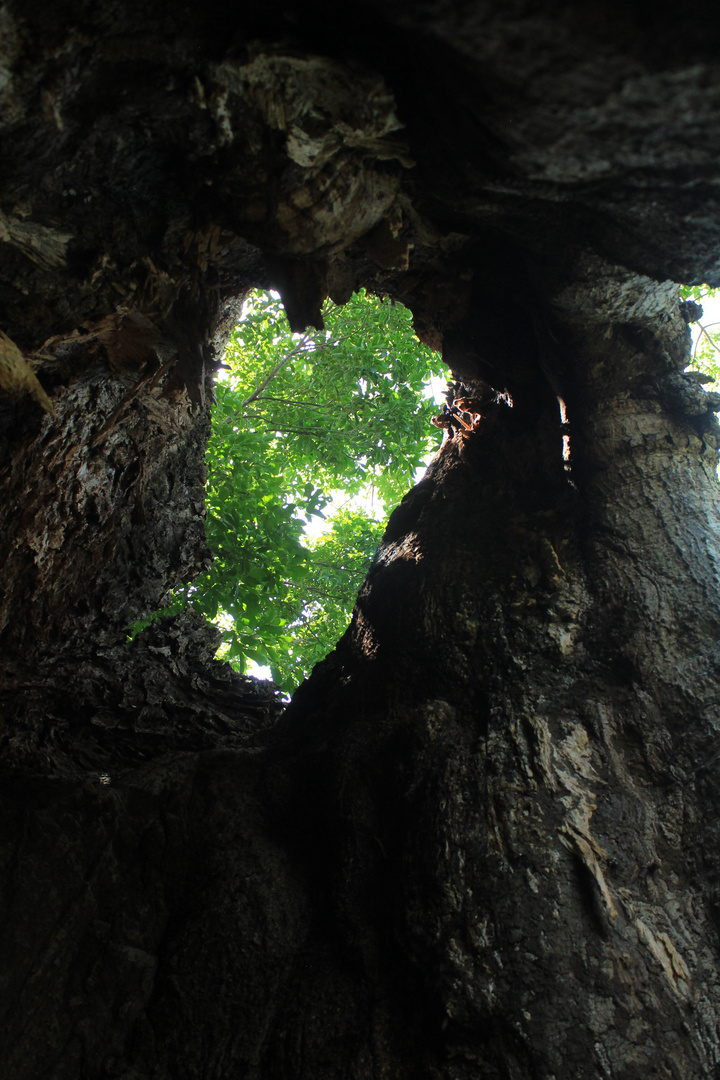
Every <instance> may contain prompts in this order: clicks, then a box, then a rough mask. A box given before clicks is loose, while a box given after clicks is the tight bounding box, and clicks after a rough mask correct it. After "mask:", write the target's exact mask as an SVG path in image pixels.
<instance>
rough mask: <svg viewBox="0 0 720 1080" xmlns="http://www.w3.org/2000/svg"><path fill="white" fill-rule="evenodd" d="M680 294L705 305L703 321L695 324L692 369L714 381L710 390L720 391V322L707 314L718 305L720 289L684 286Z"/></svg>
mask: <svg viewBox="0 0 720 1080" xmlns="http://www.w3.org/2000/svg"><path fill="white" fill-rule="evenodd" d="M680 292H681V293H682V296H683V299H684V300H693V301H694V302H695V303H696V304H704V305H705V308H706V311H705V312H703V316H702V318H701V319H699V320H698V322H697V323H695V326H696V328H697V336H696V337H695V344H694V347H693V354H692V367H694V368H697V370H698V371H701V372H703V374H705V375H708V376H709V377H710V378H711V379H712V385H710V384H709V383H707V384H706V385H707V386H708V388H709V389H712V390H717V389H720V322H718V321H715V319H714V318H713V317H712V316H710V318H708V314H707V312H709V309H710V308H711V306H712V307H714V306H715V305H717V302H718V297H719V296H720V289H711V288H710V287H709V286H708V285H684V286H683V287H682V288H681V290H680Z"/></svg>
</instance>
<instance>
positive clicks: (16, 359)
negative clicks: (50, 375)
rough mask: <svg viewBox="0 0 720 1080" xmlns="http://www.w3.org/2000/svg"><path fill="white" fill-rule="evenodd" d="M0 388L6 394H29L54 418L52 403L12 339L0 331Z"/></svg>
mask: <svg viewBox="0 0 720 1080" xmlns="http://www.w3.org/2000/svg"><path fill="white" fill-rule="evenodd" d="M0 388H2V389H3V390H4V391H5V392H6V393H8V394H30V396H31V397H32V398H33V399H34V400H35V401H37V403H38V405H40V407H41V408H43V409H44V410H45V412H47V413H50V415H51V416H55V409H54V408H53V403H52V401H51V400H50V398H49V397H48V396H47V394H46V393H45V391H44V390H43V388H42V386H41V385H40V383H39V381H38V378H37V376H36V374H35V372H34V371H33V369H32V368H31V366H30V364H29V363H28V361H27V360H26V359H25V357H24V356H23V354H22V353H21V351H20V349H19V348H18V347H17V345H16V344H15V342H14V341H13V340H12V338H9V337H8V336H7V334H4V333H3V332H2V330H0Z"/></svg>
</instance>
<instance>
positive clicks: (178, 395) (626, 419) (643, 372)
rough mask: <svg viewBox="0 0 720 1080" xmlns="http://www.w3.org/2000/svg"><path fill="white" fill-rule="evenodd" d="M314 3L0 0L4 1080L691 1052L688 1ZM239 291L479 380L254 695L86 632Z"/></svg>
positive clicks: (712, 895)
mask: <svg viewBox="0 0 720 1080" xmlns="http://www.w3.org/2000/svg"><path fill="white" fill-rule="evenodd" d="M248 6H249V7H250V8H251V10H250V11H247V10H246V7H248ZM352 9H353V10H352V15H350V14H349V13H342V14H341V13H340V12H339V11H338V7H337V5H333V6H332V7H331V6H330V5H326V4H325V3H322V2H317V3H314V4H300V3H297V2H294V0H289V2H288V3H284V4H277V3H275V2H274V0H268V2H267V3H265V4H262V5H226V4H220V3H216V2H215V0H208V2H206V3H204V4H202V5H198V4H188V3H184V2H183V0H180V2H179V3H173V4H164V3H162V2H158V0H145V2H144V3H143V4H137V3H134V2H132V0H117V2H114V3H99V2H96V0H85V2H81V3H75V4H70V3H59V4H53V5H49V4H45V3H42V2H40V0H23V3H20V0H12V2H10V3H7V4H6V5H5V6H4V7H3V8H2V9H0V132H1V137H2V153H1V154H0V330H2V332H3V336H1V337H0V386H1V387H2V396H1V397H0V445H1V447H2V455H1V458H0V484H1V485H2V495H3V498H2V502H1V503H0V513H1V515H2V528H1V531H0V552H1V553H2V559H3V567H4V575H3V589H2V593H1V595H0V639H1V640H0V646H1V651H0V667H1V668H2V718H1V719H2V726H1V727H0V755H1V759H2V765H1V768H2V787H1V788H0V800H1V801H2V813H1V816H0V859H2V878H1V881H0V926H2V928H3V943H2V949H1V950H0V1012H1V1014H2V1021H1V1029H2V1031H3V1038H2V1040H1V1041H0V1075H2V1077H3V1078H7V1080H38V1078H39V1077H43V1078H45V1080H78V1078H83V1080H105V1078H107V1077H117V1078H121V1080H239V1078H243V1080H311V1078H312V1080H336V1078H340V1077H342V1078H346V1080H370V1078H372V1080H380V1078H391V1077H392V1078H396V1080H416V1078H427V1080H471V1078H472V1080H479V1078H483V1080H495V1078H497V1080H500V1078H503V1080H601V1078H603V1080H604V1078H607V1077H612V1078H614V1080H631V1078H639V1077H643V1078H645V1077H657V1078H663V1080H665V1078H675V1080H701V1078H706V1077H714V1076H720V1031H719V1030H718V1021H719V1020H720V986H719V985H718V959H719V957H720V942H719V941H718V919H719V918H720V891H719V890H720V860H719V857H718V850H720V846H719V841H720V836H719V835H718V832H719V828H718V821H719V820H720V795H718V792H719V791H720V765H719V762H720V754H719V753H718V725H719V723H720V715H719V712H718V710H719V705H718V703H719V702H720V675H719V670H718V665H719V661H720V646H719V645H718V641H719V640H720V596H719V595H718V593H719V591H720V580H719V575H718V568H719V563H718V558H719V550H718V543H719V541H718V512H719V509H720V507H719V502H718V485H717V480H716V473H715V469H716V462H717V446H718V430H719V429H718V427H717V424H716V421H715V419H714V416H713V414H712V411H711V406H712V401H713V399H711V398H708V396H707V395H706V394H705V392H704V391H703V390H702V388H701V387H700V386H698V384H697V383H696V382H693V381H692V380H690V379H688V378H686V377H685V376H684V374H683V371H684V367H685V366H686V365H687V363H688V360H689V341H690V333H689V329H688V322H689V320H690V319H692V318H693V317H694V316H695V315H696V314H697V312H696V311H695V310H693V308H692V306H691V305H684V304H683V303H682V302H681V300H680V294H679V290H678V288H677V286H676V285H675V284H673V282H703V281H704V282H708V283H709V284H711V285H714V286H718V285H720V255H719V254H718V253H719V252H720V217H719V216H718V213H717V190H718V185H719V184H720V109H719V108H718V103H719V101H720V65H718V62H717V56H718V45H719V44H720V42H719V41H718V37H719V35H718V14H717V11H716V8H715V6H714V5H710V4H700V5H699V6H696V7H695V8H693V9H692V11H690V10H688V11H687V12H685V11H684V10H681V9H678V8H677V7H675V8H673V9H672V10H670V11H669V12H668V14H667V15H666V14H665V12H664V10H662V9H661V10H658V9H657V8H656V7H654V6H650V5H647V4H644V3H640V2H632V0H628V2H625V3H623V4H618V3H615V2H614V0H593V2H592V3H590V2H587V3H585V2H581V3H577V4H560V3H551V2H549V0H548V2H543V3H530V2H523V0H518V2H511V3H508V2H502V3H501V2H500V0H494V2H491V0H485V2H483V0H473V2H468V3H464V4H457V3H450V2H447V0H428V2H427V3H420V4H419V3H409V2H405V0H384V2H383V4H381V5H380V4H375V3H369V2H362V0H359V2H357V3H355V4H354V5H352ZM256 286H263V287H268V286H272V287H275V288H277V289H279V290H280V292H281V294H282V296H283V300H284V303H285V307H286V311H287V314H288V318H289V320H290V323H291V325H292V326H293V327H294V328H297V329H302V328H304V327H305V326H308V325H318V323H319V320H320V311H321V306H322V302H323V300H324V298H325V297H326V296H327V295H330V296H331V297H332V298H333V299H334V300H335V301H337V302H339V303H342V302H344V301H345V300H347V299H348V298H349V296H350V295H351V294H352V292H353V290H354V289H356V288H359V287H361V286H364V287H366V288H368V289H370V290H375V291H378V292H382V293H383V294H386V295H389V296H391V297H393V298H395V299H397V300H399V301H402V303H404V304H406V305H407V306H408V307H409V308H411V310H412V311H413V314H414V321H415V326H416V328H417V332H418V335H419V336H420V338H421V339H422V340H423V341H425V342H427V343H429V344H431V345H433V346H434V347H436V348H442V352H443V358H444V360H445V361H446V363H447V365H448V367H449V370H450V372H451V373H452V377H453V378H454V379H455V380H456V381H457V383H458V391H457V396H458V398H459V399H462V398H465V399H469V400H470V401H471V402H475V403H477V404H475V405H471V406H470V407H469V409H467V410H465V419H466V423H467V425H468V426H464V425H461V424H460V423H459V422H457V421H456V420H454V419H448V420H446V431H445V440H444V443H443V447H442V449H441V451H440V453H439V454H438V456H437V458H436V460H435V461H434V463H433V464H432V465H431V467H430V469H429V471H428V473H427V475H426V477H425V478H424V479H423V480H422V481H421V483H420V484H418V485H417V487H415V488H414V489H413V490H412V491H411V492H409V493H408V495H407V496H406V497H405V499H404V500H403V502H402V503H401V504H400V506H399V507H398V508H397V509H396V510H395V512H394V513H393V515H392V517H391V519H390V522H389V524H388V528H387V532H386V535H385V538H384V540H383V543H382V545H381V547H380V550H379V552H378V555H377V558H376V560H375V563H374V565H373V567H372V569H371V571H370V574H369V576H368V578H367V580H366V582H365V584H364V585H363V588H362V590H361V592H360V595H359V597H358V602H357V606H356V609H355V612H354V615H353V620H352V624H351V626H350V628H349V629H348V631H347V633H346V634H345V636H344V637H343V639H342V640H341V641H340V642H339V644H338V646H337V648H336V649H335V651H334V652H333V653H332V654H331V655H330V656H329V657H328V658H327V659H326V660H324V661H323V662H322V663H321V664H320V665H318V667H317V668H316V669H315V671H314V673H313V675H312V677H311V678H310V679H309V680H308V681H307V682H306V683H305V684H303V686H302V687H301V688H300V690H299V691H298V693H297V694H296V696H295V698H294V701H293V703H292V705H291V706H290V708H289V709H287V710H286V712H285V713H284V714H283V715H282V716H279V713H280V706H279V704H278V702H277V700H276V698H275V697H274V695H273V692H272V688H271V687H270V686H268V685H267V684H258V683H255V682H253V681H251V680H247V679H243V678H240V677H239V676H237V675H235V674H234V673H233V672H232V671H230V670H229V669H228V668H226V667H225V666H224V665H222V664H220V663H219V662H217V661H215V660H214V659H213V658H212V657H213V652H214V642H215V637H214V631H213V629H212V627H209V626H207V625H205V624H204V623H203V622H202V621H201V620H199V619H198V618H193V617H192V616H191V615H185V616H182V617H178V618H176V619H174V620H171V621H169V622H165V623H162V624H158V625H155V626H153V627H152V628H151V629H150V630H148V631H147V632H145V633H144V634H143V635H141V636H140V637H138V638H137V639H136V640H135V641H134V642H133V643H132V644H128V643H127V641H126V634H125V630H124V628H125V627H126V626H127V624H128V623H129V622H131V621H132V620H133V619H136V618H138V617H139V616H141V615H143V614H145V613H146V612H148V611H150V610H153V609H155V608H157V607H159V606H160V605H161V604H162V603H163V600H164V598H165V596H166V594H167V593H168V590H169V589H171V588H172V587H173V585H175V584H177V583H178V582H180V581H185V580H187V579H188V577H189V576H191V575H192V574H193V573H196V572H197V573H199V572H200V570H201V569H202V568H203V567H204V566H205V565H206V564H207V560H208V558H209V552H208V551H207V548H206V545H205V541H204V535H203V524H202V523H203V517H204V496H203V487H204V471H203V453H204V447H205V443H206V439H207V435H208V419H209V409H210V407H211V402H212V386H213V372H214V370H215V369H216V367H217V364H218V362H219V358H220V355H221V351H222V342H223V337H224V335H225V334H226V333H227V330H228V327H229V326H231V325H232V320H233V318H234V317H235V315H236V313H237V310H238V304H239V301H240V300H241V299H242V297H243V295H244V294H245V293H246V292H247V290H248V289H250V288H253V287H256ZM561 403H562V409H561ZM478 416H479V417H480V418H479V419H478ZM568 446H569V450H570V453H569V456H568V453H567V450H568Z"/></svg>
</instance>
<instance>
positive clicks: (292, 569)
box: [183, 293, 443, 690]
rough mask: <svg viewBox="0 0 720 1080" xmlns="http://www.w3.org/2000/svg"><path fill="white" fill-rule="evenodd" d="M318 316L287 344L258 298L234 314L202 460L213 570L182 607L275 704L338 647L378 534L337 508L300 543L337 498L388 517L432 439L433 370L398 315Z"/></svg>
mask: <svg viewBox="0 0 720 1080" xmlns="http://www.w3.org/2000/svg"><path fill="white" fill-rule="evenodd" d="M323 315H324V319H325V324H326V330H324V331H316V330H313V331H309V332H306V333H304V334H302V335H299V334H292V333H291V332H290V330H289V328H288V326H287V322H286V320H285V317H284V314H283V312H282V306H281V302H280V300H279V299H277V298H276V297H274V296H273V295H272V294H269V293H255V294H254V295H253V297H252V298H251V299H250V300H249V301H248V302H247V303H246V305H245V310H244V315H243V320H242V322H241V323H240V324H239V325H238V326H237V327H236V329H235V331H234V333H233V335H232V337H231V339H230V342H229V345H228V349H227V354H226V356H225V365H226V371H225V376H224V377H221V379H220V380H219V382H218V385H217V406H216V408H215V410H214V416H213V432H212V437H211V440H210V445H209V449H208V455H207V463H208V469H209V479H208V488H207V503H208V521H207V537H208V542H209V544H210V546H211V548H212V549H213V551H214V553H215V562H214V563H213V565H212V567H211V569H210V570H209V571H208V572H207V573H205V574H204V575H203V576H202V577H201V578H200V579H198V580H197V581H196V582H195V583H194V585H192V586H190V587H188V588H187V589H185V590H184V592H183V601H184V602H190V603H192V605H193V607H195V608H196V609H198V610H200V611H201V612H203V613H204V614H205V615H206V616H207V617H208V618H210V619H212V620H214V621H216V622H217V623H218V625H220V626H221V627H222V628H223V630H224V641H225V643H224V647H223V651H222V653H221V655H224V656H225V658H226V659H228V660H230V661H231V662H232V663H233V665H234V666H235V667H236V668H238V669H239V670H241V671H244V670H245V669H246V666H247V664H248V662H249V661H251V660H252V661H255V662H256V663H257V664H260V665H267V666H269V667H270V669H271V671H272V674H273V678H274V679H275V681H276V682H277V683H278V685H280V686H281V687H282V688H283V689H285V690H291V689H292V688H294V686H296V685H297V684H298V683H299V682H300V681H301V680H302V678H303V677H304V676H305V675H307V674H308V673H309V671H310V670H311V668H312V666H313V665H314V664H315V663H316V662H317V661H318V660H319V659H321V658H322V657H323V656H324V655H325V654H326V653H327V652H328V651H329V650H330V649H331V648H332V647H333V645H334V644H335V642H336V641H337V640H338V638H339V637H340V636H341V635H342V633H343V631H344V630H345V627H346V626H347V623H348V620H349V617H350V613H351V611H352V606H353V604H354V601H355V596H356V594H357V590H358V587H359V585H360V583H361V581H362V579H363V577H364V575H365V573H366V572H367V569H368V566H369V564H370V562H371V560H372V556H373V553H374V551H375V549H376V548H377V545H378V543H379V541H380V537H381V535H382V531H383V527H384V526H383V524H382V523H381V522H379V521H378V520H377V519H376V517H375V516H374V514H373V513H372V512H371V511H370V510H369V509H368V508H367V507H365V506H363V505H362V504H360V505H352V504H350V505H346V506H344V507H341V508H340V509H338V510H335V511H334V512H333V513H332V515H331V516H328V524H329V529H328V531H326V532H325V533H324V534H323V535H320V536H318V537H316V538H315V539H308V537H306V536H305V535H304V530H305V527H306V526H307V524H308V523H309V522H310V521H311V519H313V518H323V517H325V516H326V514H325V511H327V510H328V509H329V508H330V504H331V498H332V496H333V493H337V492H340V493H344V496H345V497H346V499H347V498H350V497H352V496H361V495H364V496H365V497H366V501H367V499H368V497H370V498H372V499H374V500H375V501H377V500H380V503H381V504H384V503H386V504H389V505H391V506H392V505H394V504H395V503H397V502H398V501H399V500H400V498H401V497H402V496H403V494H404V493H405V492H406V491H407V489H408V487H409V486H410V485H411V484H412V483H413V479H414V475H415V473H416V471H417V469H418V468H419V467H420V466H421V465H422V464H423V460H424V458H425V456H426V455H427V454H428V453H429V452H432V450H433V449H434V448H435V447H436V446H437V443H438V441H439V438H440V433H439V432H438V431H437V429H435V428H433V427H432V426H431V425H430V418H431V417H432V416H433V414H434V413H435V412H436V411H437V410H436V406H435V404H434V402H433V401H432V400H428V399H427V398H426V397H424V396H423V391H424V388H425V386H426V383H427V379H428V377H429V376H430V375H431V374H435V375H440V374H441V373H442V370H443V368H442V363H441V361H440V359H439V357H438V356H437V355H436V354H435V353H434V352H433V351H432V350H431V349H429V348H427V347H426V346H423V345H421V344H420V342H419V341H418V339H417V338H416V336H415V334H414V332H413V330H412V327H411V324H410V313H409V312H408V311H407V310H406V309H405V308H402V307H400V306H396V305H393V304H391V303H389V302H387V301H381V300H379V299H377V298H376V297H373V296H369V295H366V294H364V293H361V294H359V295H356V296H354V297H353V298H352V299H351V300H350V302H349V303H347V304H345V305H344V306H343V307H337V306H335V305H328V307H327V309H326V311H324V313H323Z"/></svg>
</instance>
